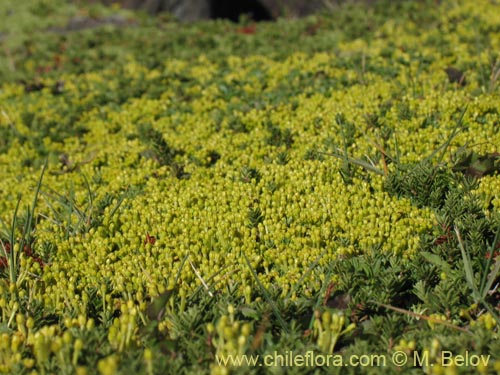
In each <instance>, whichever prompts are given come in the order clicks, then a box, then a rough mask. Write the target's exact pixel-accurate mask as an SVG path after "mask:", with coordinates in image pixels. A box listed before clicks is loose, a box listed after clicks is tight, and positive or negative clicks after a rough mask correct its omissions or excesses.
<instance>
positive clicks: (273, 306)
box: [242, 252, 290, 333]
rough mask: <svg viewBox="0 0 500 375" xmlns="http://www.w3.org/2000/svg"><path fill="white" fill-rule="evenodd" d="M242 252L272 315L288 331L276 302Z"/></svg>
mask: <svg viewBox="0 0 500 375" xmlns="http://www.w3.org/2000/svg"><path fill="white" fill-rule="evenodd" d="M242 254H243V257H244V258H245V263H246V264H247V266H248V269H249V270H250V272H251V273H252V276H253V278H254V279H255V282H256V283H257V285H258V286H259V288H260V290H261V292H262V294H263V295H264V298H265V299H266V301H267V303H269V305H270V306H271V308H272V309H273V312H274V315H275V316H276V319H277V320H278V323H279V324H280V326H281V328H282V329H283V330H284V331H285V332H286V333H289V332H290V330H289V329H288V325H287V324H286V322H285V320H284V319H283V317H282V316H281V314H280V312H279V310H278V308H277V307H276V304H275V303H274V301H273V300H272V298H271V296H270V295H269V292H268V291H267V289H266V288H265V287H264V285H263V284H262V283H261V281H260V280H259V276H258V275H257V272H255V270H254V269H253V267H252V265H251V264H250V261H249V260H248V257H247V256H246V254H245V253H244V252H242Z"/></svg>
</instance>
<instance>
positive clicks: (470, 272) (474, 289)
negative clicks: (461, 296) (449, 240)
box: [455, 226, 482, 302]
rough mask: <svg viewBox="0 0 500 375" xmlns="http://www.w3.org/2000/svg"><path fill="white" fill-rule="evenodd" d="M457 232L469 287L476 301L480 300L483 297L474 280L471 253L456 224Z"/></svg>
mask: <svg viewBox="0 0 500 375" xmlns="http://www.w3.org/2000/svg"><path fill="white" fill-rule="evenodd" d="M455 233H456V235H457V239H458V244H459V247H460V251H461V252H462V259H463V263H464V270H465V278H466V280H467V283H468V284H469V287H470V288H471V290H472V295H473V297H474V299H475V300H476V302H479V301H480V300H481V299H482V298H481V295H480V293H479V291H478V289H477V285H476V282H475V280H474V271H473V269H472V263H471V260H470V257H469V253H468V252H467V250H466V249H465V245H464V243H463V241H462V236H461V235H460V231H459V230H458V228H457V227H456V226H455Z"/></svg>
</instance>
